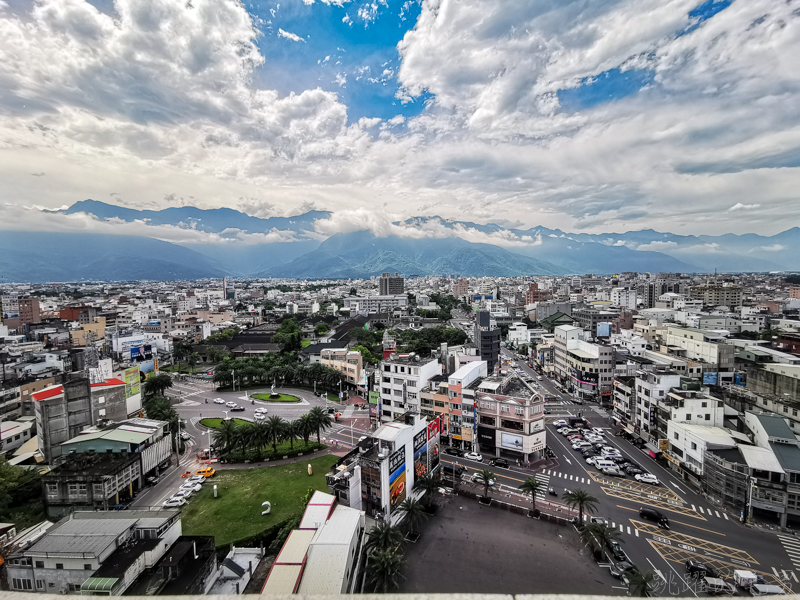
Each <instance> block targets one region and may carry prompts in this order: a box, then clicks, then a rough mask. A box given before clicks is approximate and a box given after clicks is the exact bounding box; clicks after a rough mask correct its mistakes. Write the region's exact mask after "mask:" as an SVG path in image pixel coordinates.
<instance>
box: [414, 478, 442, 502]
mask: <svg viewBox="0 0 800 600" xmlns="http://www.w3.org/2000/svg"><path fill="white" fill-rule="evenodd" d="M414 487H415V488H418V489H421V490H422V491H423V492H424V494H423V495H422V501H423V502H424V503H425V506H426V507H427V508H430V507H431V498H433V492H434V491H436V489H438V487H439V480H438V479H436V478H435V477H434V476H433V474H432V473H431V472H428V473H425V475H423V476H422V477H419V478H418V479H417V481H416V482H415V483H414Z"/></svg>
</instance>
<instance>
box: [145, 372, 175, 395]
mask: <svg viewBox="0 0 800 600" xmlns="http://www.w3.org/2000/svg"><path fill="white" fill-rule="evenodd" d="M171 387H172V377H170V376H169V375H167V374H166V373H159V374H157V375H153V376H152V377H151V378H150V379H148V380H147V381H145V382H144V395H145V396H146V397H150V396H163V395H164V392H165V391H167V389H168V388H171Z"/></svg>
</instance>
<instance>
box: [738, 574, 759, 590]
mask: <svg viewBox="0 0 800 600" xmlns="http://www.w3.org/2000/svg"><path fill="white" fill-rule="evenodd" d="M733 581H734V582H736V585H738V586H739V587H740V588H745V589H747V588H749V587H750V586H751V585H753V584H754V583H758V577H756V574H755V573H753V572H752V571H745V570H743V569H737V570H735V571H734V572H733Z"/></svg>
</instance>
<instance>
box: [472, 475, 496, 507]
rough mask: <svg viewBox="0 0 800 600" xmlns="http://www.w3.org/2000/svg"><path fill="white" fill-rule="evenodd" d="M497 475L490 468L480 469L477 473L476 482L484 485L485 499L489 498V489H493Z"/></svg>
mask: <svg viewBox="0 0 800 600" xmlns="http://www.w3.org/2000/svg"><path fill="white" fill-rule="evenodd" d="M495 477H496V475H495V474H494V473H492V472H491V471H490V470H489V469H484V470H483V471H478V472H477V473H476V474H475V483H477V484H479V485H482V486H483V498H484V500H488V499H489V490H491V487H492V484H493V483H494V480H495Z"/></svg>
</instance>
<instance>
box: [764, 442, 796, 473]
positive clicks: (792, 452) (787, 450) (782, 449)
mask: <svg viewBox="0 0 800 600" xmlns="http://www.w3.org/2000/svg"><path fill="white" fill-rule="evenodd" d="M769 447H770V448H772V451H773V452H774V453H775V456H776V457H777V459H778V462H780V464H781V466H782V467H783V468H784V469H786V470H789V471H795V472H800V448H798V447H797V445H796V444H780V443H778V442H770V443H769Z"/></svg>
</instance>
